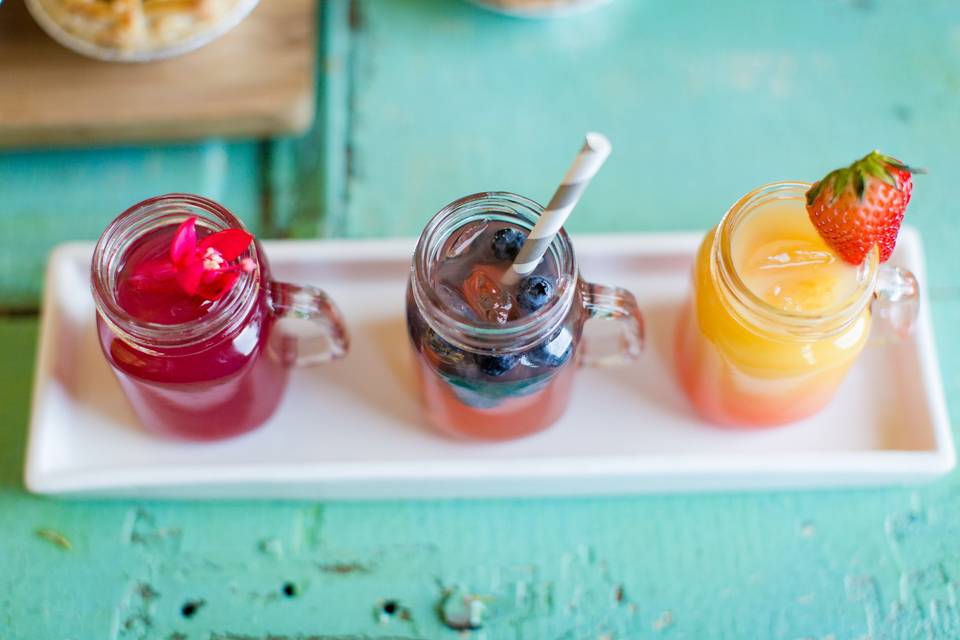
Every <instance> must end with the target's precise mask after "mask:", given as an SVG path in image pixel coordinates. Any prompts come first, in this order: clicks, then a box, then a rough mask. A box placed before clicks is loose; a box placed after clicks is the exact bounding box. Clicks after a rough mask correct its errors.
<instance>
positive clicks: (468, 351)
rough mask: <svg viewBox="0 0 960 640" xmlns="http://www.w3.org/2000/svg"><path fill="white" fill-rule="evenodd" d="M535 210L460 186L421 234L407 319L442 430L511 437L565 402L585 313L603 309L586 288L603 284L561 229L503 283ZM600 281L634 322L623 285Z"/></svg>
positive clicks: (424, 391)
mask: <svg viewBox="0 0 960 640" xmlns="http://www.w3.org/2000/svg"><path fill="white" fill-rule="evenodd" d="M540 211H541V209H540V207H539V205H536V204H535V203H533V202H531V201H529V200H526V199H525V198H521V197H520V196H516V195H513V194H502V193H490V194H478V195H475V196H468V197H467V198H463V199H462V200H460V201H457V202H455V203H452V204H451V205H449V206H448V207H446V208H445V209H444V210H442V211H441V212H440V213H438V214H437V215H436V216H435V217H434V219H433V220H432V221H431V223H430V224H429V225H428V226H427V229H426V230H425V231H424V234H423V235H422V236H421V239H420V243H419V244H418V247H417V253H416V255H415V256H414V268H413V271H412V274H411V278H410V286H409V288H408V293H407V324H408V330H409V335H410V339H411V342H412V345H413V350H414V356H415V358H414V359H415V365H416V370H417V373H418V378H419V381H420V388H421V396H422V401H423V406H424V410H425V413H426V414H427V417H428V418H429V420H430V422H431V423H433V424H434V426H436V427H437V428H438V429H440V430H442V431H444V432H446V433H450V434H455V435H460V436H466V437H470V438H477V439H486V440H502V439H508V438H516V437H520V436H524V435H528V434H532V433H535V432H537V431H540V430H542V429H544V428H546V427H547V426H549V425H551V424H552V423H553V422H555V421H556V420H557V419H558V418H559V417H560V416H561V415H562V414H563V413H564V411H565V410H566V407H567V404H568V400H569V398H570V393H571V389H572V386H573V378H574V374H575V371H576V369H577V364H578V360H579V356H580V352H579V345H580V338H581V334H582V331H583V326H584V323H585V322H586V320H587V319H588V318H590V317H592V316H593V315H601V314H600V313H597V312H598V311H599V310H600V309H599V305H598V304H594V298H593V292H594V290H595V289H597V288H600V287H599V286H597V285H591V284H588V283H585V282H583V281H582V280H581V279H580V277H579V274H578V272H577V268H576V262H575V258H574V255H573V249H572V246H571V245H570V240H569V237H567V235H566V234H565V233H563V232H562V231H561V233H560V234H559V235H558V236H557V237H556V238H555V239H554V241H553V243H552V244H551V246H550V248H549V249H548V250H547V252H546V254H545V255H544V257H543V259H542V260H541V262H540V263H539V264H538V265H537V267H536V269H535V270H534V271H533V272H532V273H530V274H528V275H526V276H525V277H524V278H522V279H521V280H520V281H519V282H518V283H517V284H516V285H513V286H505V285H503V284H502V283H501V282H500V280H501V277H502V276H503V274H504V272H506V271H507V269H508V268H509V267H510V265H511V264H512V262H513V260H514V258H515V257H516V256H517V253H518V252H519V250H520V248H521V246H522V245H523V243H524V241H525V240H526V237H527V234H528V232H529V230H530V229H531V228H532V226H533V224H534V223H535V221H536V217H537V216H538V215H539V213H540ZM603 289H604V291H605V292H607V293H608V294H609V295H608V296H607V297H606V298H605V299H606V300H616V301H618V302H617V303H619V301H624V302H625V303H626V304H628V306H629V305H632V307H631V309H632V311H629V310H627V311H624V310H623V309H620V308H618V311H617V312H620V311H622V314H621V315H622V316H631V317H632V318H633V319H634V320H635V323H636V324H639V314H638V312H636V313H634V312H635V301H633V297H632V296H631V295H630V294H628V293H626V292H624V291H622V290H614V289H608V288H603ZM608 311H610V309H604V310H603V314H602V315H605V316H606V315H607V312H608ZM612 315H613V312H610V316H611V317H612ZM638 331H639V329H638Z"/></svg>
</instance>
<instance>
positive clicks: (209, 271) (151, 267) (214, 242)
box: [130, 218, 257, 301]
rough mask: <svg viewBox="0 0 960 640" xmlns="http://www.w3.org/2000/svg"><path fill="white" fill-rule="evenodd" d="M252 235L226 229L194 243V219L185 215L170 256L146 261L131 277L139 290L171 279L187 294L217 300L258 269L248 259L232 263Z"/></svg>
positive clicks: (161, 285)
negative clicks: (240, 279)
mask: <svg viewBox="0 0 960 640" xmlns="http://www.w3.org/2000/svg"><path fill="white" fill-rule="evenodd" d="M251 242H253V236H252V235H251V234H249V233H247V232H246V231H244V230H242V229H226V230H224V231H218V232H217V233H213V234H210V235H209V236H207V237H205V238H204V239H203V240H201V241H200V242H197V219H196V218H187V219H186V220H184V221H183V222H182V223H181V224H180V227H179V228H178V229H177V233H176V235H174V236H173V242H171V243H170V259H169V261H168V260H155V261H151V262H145V263H143V264H142V265H140V267H139V268H138V269H137V272H136V273H135V274H134V275H133V276H132V277H131V278H130V281H131V284H133V285H134V286H137V287H139V288H141V289H154V290H162V289H167V288H169V286H170V285H171V284H173V283H174V282H175V283H176V284H177V285H178V286H179V287H180V289H181V290H182V291H183V292H185V293H186V294H188V295H191V296H200V297H201V298H203V299H205V300H211V301H213V300H219V299H220V298H222V297H223V296H224V294H226V293H227V292H228V291H229V290H230V288H231V287H232V286H233V285H234V283H235V282H236V281H237V279H238V278H239V277H240V273H241V272H251V271H254V270H255V269H256V268H257V265H256V263H255V262H254V261H253V260H251V259H250V258H244V259H243V260H241V261H240V262H235V261H236V260H237V258H239V257H240V256H241V255H242V254H243V252H244V251H246V250H247V247H249V246H250V243H251Z"/></svg>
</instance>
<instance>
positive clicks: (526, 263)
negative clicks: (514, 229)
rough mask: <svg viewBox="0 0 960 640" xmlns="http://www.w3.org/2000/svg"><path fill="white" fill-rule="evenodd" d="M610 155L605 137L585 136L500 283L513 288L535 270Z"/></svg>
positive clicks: (608, 143) (591, 134) (600, 135)
mask: <svg viewBox="0 0 960 640" xmlns="http://www.w3.org/2000/svg"><path fill="white" fill-rule="evenodd" d="M609 155H610V141H609V140H607V137H606V136H605V135H603V134H602V133H588V134H587V138H586V140H584V142H583V148H582V149H580V153H579V154H578V155H577V158H576V160H574V161H573V164H572V165H570V168H569V169H568V170H567V175H565V176H564V177H563V182H561V183H560V186H559V187H557V190H556V192H555V193H554V194H553V198H551V199H550V204H548V205H547V208H546V209H544V210H543V213H542V214H540V219H539V220H538V221H537V224H535V225H534V227H533V229H531V230H530V235H528V236H527V240H526V242H524V243H523V248H521V249H520V253H519V254H517V257H516V259H515V260H514V261H513V264H512V265H510V268H509V269H507V270H506V271H505V272H504V274H503V277H502V278H501V279H500V282H501V283H502V284H504V285H508V286H512V285H515V284H517V282H519V281H520V279H521V278H523V277H524V276H525V275H527V274H529V273H531V272H532V271H533V270H534V269H536V268H537V265H538V264H540V260H541V259H542V258H543V254H545V253H546V252H547V248H548V247H549V246H550V243H551V242H553V238H554V236H556V235H557V233H559V231H560V228H561V227H563V223H564V222H566V221H567V217H569V215H570V212H571V211H573V208H574V207H575V206H577V202H579V200H580V196H582V195H583V192H584V190H585V189H586V188H587V186H588V185H589V184H590V180H592V179H593V176H595V175H597V171H599V170H600V167H601V166H603V163H604V162H605V161H606V160H607V157H608V156H609Z"/></svg>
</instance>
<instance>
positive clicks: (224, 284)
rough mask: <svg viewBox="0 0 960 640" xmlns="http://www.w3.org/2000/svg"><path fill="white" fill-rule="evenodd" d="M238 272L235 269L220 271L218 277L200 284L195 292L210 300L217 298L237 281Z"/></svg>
mask: <svg viewBox="0 0 960 640" xmlns="http://www.w3.org/2000/svg"><path fill="white" fill-rule="evenodd" d="M239 277H240V274H239V273H237V272H236V271H221V272H219V273H218V277H217V278H215V279H213V280H212V281H209V282H204V283H202V284H201V285H200V288H199V289H198V291H197V294H198V295H199V296H201V297H202V298H205V299H207V300H210V301H215V300H219V299H220V298H222V297H223V295H224V294H225V293H226V292H227V291H229V290H230V288H231V287H232V286H233V285H234V283H235V282H236V281H237V278H239Z"/></svg>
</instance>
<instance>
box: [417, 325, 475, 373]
mask: <svg viewBox="0 0 960 640" xmlns="http://www.w3.org/2000/svg"><path fill="white" fill-rule="evenodd" d="M423 343H424V345H426V346H427V347H428V348H429V349H430V350H431V351H433V352H434V353H435V354H437V358H439V360H440V361H441V362H445V363H446V364H452V365H457V364H460V363H461V362H463V359H464V356H465V355H466V354H465V353H464V352H463V351H461V350H460V349H457V348H456V347H455V346H453V345H452V344H450V343H449V342H447V341H446V340H444V339H443V338H441V337H440V336H439V335H437V332H436V331H434V330H433V329H427V330H426V331H425V332H424V334H423Z"/></svg>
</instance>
